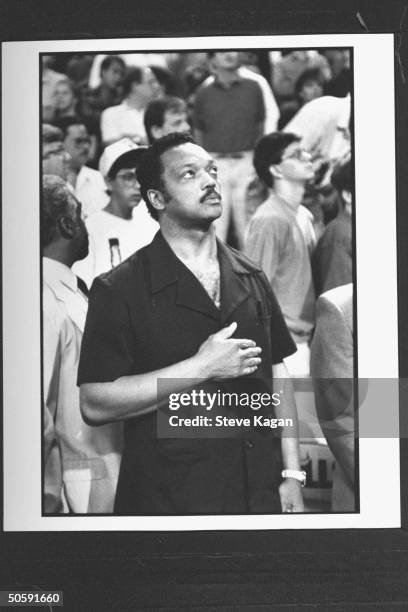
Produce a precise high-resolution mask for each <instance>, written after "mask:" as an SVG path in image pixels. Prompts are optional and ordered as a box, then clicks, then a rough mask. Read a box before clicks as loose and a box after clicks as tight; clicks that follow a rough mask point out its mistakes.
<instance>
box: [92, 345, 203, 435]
mask: <svg viewBox="0 0 408 612" xmlns="http://www.w3.org/2000/svg"><path fill="white" fill-rule="evenodd" d="M207 377H208V374H207V372H206V369H205V367H204V365H203V364H202V362H201V361H200V359H199V358H198V356H197V355H194V356H193V357H191V358H189V359H186V360H185V361H181V362H179V363H175V364H173V365H171V366H168V367H166V368H162V369H160V370H156V371H154V372H148V373H146V374H135V375H132V376H122V377H120V378H118V379H116V380H114V381H112V382H103V383H85V384H83V385H81V388H80V398H81V413H82V416H83V418H84V420H85V421H86V422H87V423H88V424H89V425H104V424H105V423H110V422H114V421H122V420H125V419H130V418H133V417H137V416H141V415H143V414H147V413H149V412H153V411H154V410H156V408H157V404H158V403H160V402H162V401H164V400H166V399H167V398H168V396H169V394H170V393H175V392H179V391H182V390H183V389H185V388H186V379H188V380H189V379H201V380H203V379H206V378H207ZM159 379H166V381H167V383H166V385H165V388H164V386H163V389H162V393H161V396H160V395H158V392H159V391H160V388H159V386H158V384H157V381H158V380H159Z"/></svg>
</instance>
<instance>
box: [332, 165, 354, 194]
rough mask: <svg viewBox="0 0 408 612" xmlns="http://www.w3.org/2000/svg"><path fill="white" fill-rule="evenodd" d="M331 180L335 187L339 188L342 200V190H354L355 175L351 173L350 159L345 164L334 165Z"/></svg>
mask: <svg viewBox="0 0 408 612" xmlns="http://www.w3.org/2000/svg"><path fill="white" fill-rule="evenodd" d="M330 182H331V184H332V185H333V187H335V188H336V189H337V191H338V193H339V195H340V197H341V199H342V200H343V198H342V196H341V193H342V191H349V192H350V193H351V192H352V191H353V177H352V174H351V163H350V161H348V162H346V163H343V164H337V165H336V166H335V167H334V170H333V172H332V175H331V179H330Z"/></svg>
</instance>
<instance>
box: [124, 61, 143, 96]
mask: <svg viewBox="0 0 408 612" xmlns="http://www.w3.org/2000/svg"><path fill="white" fill-rule="evenodd" d="M143 76H144V68H137V67H136V68H131V69H130V70H129V71H128V73H127V74H126V76H125V78H124V79H123V93H124V95H125V96H128V95H129V94H130V91H131V89H132V85H133V83H137V85H140V83H141V82H142V81H143Z"/></svg>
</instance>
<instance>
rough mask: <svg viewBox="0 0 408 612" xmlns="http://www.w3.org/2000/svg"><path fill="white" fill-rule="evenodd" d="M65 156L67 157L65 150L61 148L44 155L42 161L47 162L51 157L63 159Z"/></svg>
mask: <svg viewBox="0 0 408 612" xmlns="http://www.w3.org/2000/svg"><path fill="white" fill-rule="evenodd" d="M65 155H66V153H65V149H64V148H63V147H59V148H58V149H54V151H47V152H46V153H44V155H43V156H42V159H43V160H44V161H46V160H47V159H50V158H51V157H63V156H65Z"/></svg>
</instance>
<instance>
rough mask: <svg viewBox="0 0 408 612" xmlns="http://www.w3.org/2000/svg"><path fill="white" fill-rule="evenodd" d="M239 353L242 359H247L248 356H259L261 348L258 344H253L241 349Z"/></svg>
mask: <svg viewBox="0 0 408 612" xmlns="http://www.w3.org/2000/svg"><path fill="white" fill-rule="evenodd" d="M240 353H241V355H242V357H243V358H244V359H249V358H250V357H259V355H260V354H261V353H262V349H261V347H260V346H254V347H251V348H247V349H241V351H240Z"/></svg>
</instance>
